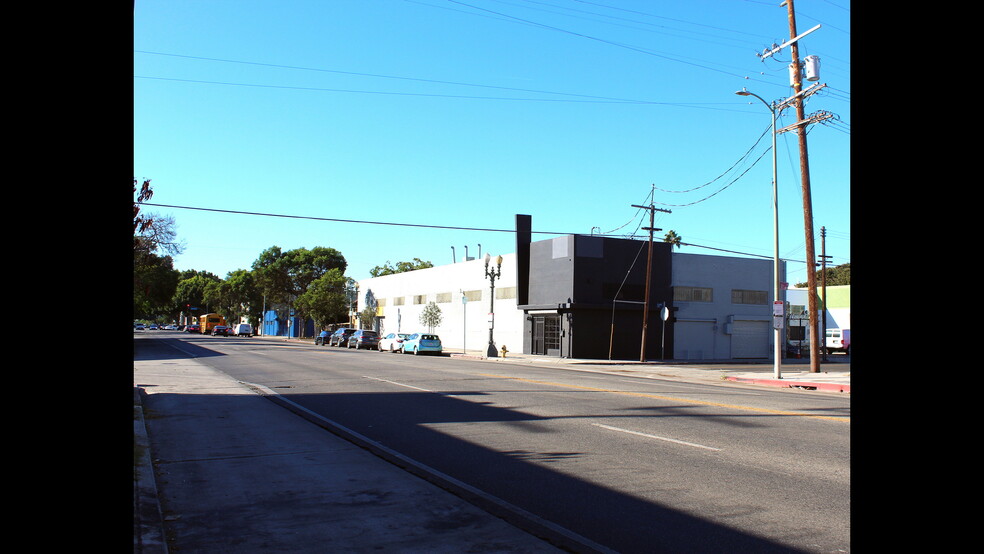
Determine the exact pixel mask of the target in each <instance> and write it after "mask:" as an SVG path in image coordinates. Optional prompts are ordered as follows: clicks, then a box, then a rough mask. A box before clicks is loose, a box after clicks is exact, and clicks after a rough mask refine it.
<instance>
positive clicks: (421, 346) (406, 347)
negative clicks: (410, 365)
mask: <svg viewBox="0 0 984 554" xmlns="http://www.w3.org/2000/svg"><path fill="white" fill-rule="evenodd" d="M401 350H402V351H403V353H404V354H421V353H424V352H435V353H437V354H440V353H441V337H438V336H437V335H432V334H430V333H414V334H412V335H410V336H409V337H407V338H405V339H403V346H402V347H401Z"/></svg>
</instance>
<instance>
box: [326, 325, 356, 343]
mask: <svg viewBox="0 0 984 554" xmlns="http://www.w3.org/2000/svg"><path fill="white" fill-rule="evenodd" d="M354 332H355V329H352V328H351V327H342V328H341V329H339V330H337V331H335V332H334V333H332V334H331V336H330V337H328V346H348V339H349V337H351V336H352V333H354Z"/></svg>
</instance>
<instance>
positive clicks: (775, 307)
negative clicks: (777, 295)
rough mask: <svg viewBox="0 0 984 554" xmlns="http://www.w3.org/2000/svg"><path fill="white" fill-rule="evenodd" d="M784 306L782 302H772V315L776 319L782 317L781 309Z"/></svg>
mask: <svg viewBox="0 0 984 554" xmlns="http://www.w3.org/2000/svg"><path fill="white" fill-rule="evenodd" d="M784 306H785V303H784V302H783V301H782V300H776V301H775V302H773V303H772V315H774V316H777V317H782V315H783V311H784V310H783V307H784Z"/></svg>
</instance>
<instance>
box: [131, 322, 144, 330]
mask: <svg viewBox="0 0 984 554" xmlns="http://www.w3.org/2000/svg"><path fill="white" fill-rule="evenodd" d="M133 330H134V331H146V330H147V326H146V325H144V324H143V323H134V324H133Z"/></svg>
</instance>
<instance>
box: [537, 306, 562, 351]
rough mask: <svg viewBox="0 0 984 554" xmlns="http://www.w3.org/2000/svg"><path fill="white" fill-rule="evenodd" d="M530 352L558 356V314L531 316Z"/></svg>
mask: <svg viewBox="0 0 984 554" xmlns="http://www.w3.org/2000/svg"><path fill="white" fill-rule="evenodd" d="M530 353H531V354H538V355H541V356H560V316H559V315H556V314H551V315H535V316H533V346H532V350H531V352H530Z"/></svg>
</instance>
